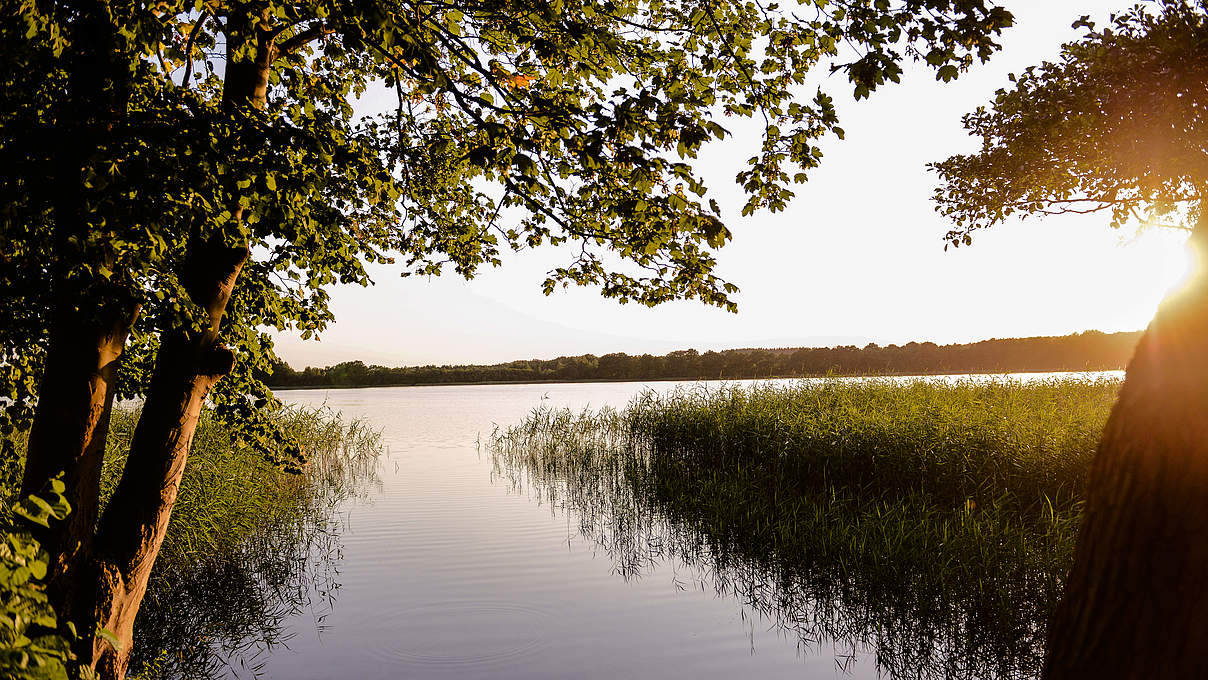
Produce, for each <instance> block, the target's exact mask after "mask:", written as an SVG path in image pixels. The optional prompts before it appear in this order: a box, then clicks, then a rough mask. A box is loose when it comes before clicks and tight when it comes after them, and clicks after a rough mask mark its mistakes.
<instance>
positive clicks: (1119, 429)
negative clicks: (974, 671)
mask: <svg viewBox="0 0 1208 680" xmlns="http://www.w3.org/2000/svg"><path fill="white" fill-rule="evenodd" d="M1206 218H1208V216H1206ZM1188 243H1189V246H1190V247H1191V248H1192V250H1193V252H1194V253H1195V254H1196V255H1197V258H1198V261H1197V262H1196V265H1197V267H1196V271H1195V272H1194V273H1193V278H1191V279H1190V280H1189V281H1188V283H1187V284H1186V285H1185V286H1184V287H1183V288H1182V289H1181V290H1179V291H1177V292H1175V293H1172V294H1171V295H1170V297H1168V298H1167V299H1166V301H1165V302H1163V304H1162V306H1161V308H1160V309H1159V310H1158V314H1157V316H1156V317H1155V318H1154V320H1153V322H1152V323H1151V324H1150V326H1149V328H1148V329H1147V330H1146V332H1145V334H1144V335H1143V336H1142V338H1141V341H1140V343H1139V344H1138V346H1137V349H1136V354H1135V355H1134V356H1133V359H1132V361H1131V362H1130V363H1129V366H1128V375H1127V378H1126V380H1125V382H1124V385H1123V387H1122V388H1121V390H1120V398H1119V401H1118V402H1117V403H1116V405H1115V407H1114V408H1113V409H1112V413H1111V417H1110V418H1109V419H1108V422H1107V427H1106V429H1105V430H1104V433H1103V438H1102V440H1101V441H1100V444H1099V450H1098V452H1097V453H1096V455H1095V460H1094V462H1093V463H1092V465H1091V471H1090V479H1089V483H1088V489H1087V504H1086V513H1085V516H1084V518H1083V524H1082V529H1081V532H1080V535H1079V537H1078V547H1077V551H1076V554H1075V559H1074V566H1073V568H1072V569H1071V571H1070V574H1069V579H1068V580H1067V582H1066V587H1065V594H1064V596H1063V600H1062V603H1061V604H1060V605H1059V607H1058V609H1057V612H1056V613H1055V615H1054V617H1053V620H1052V622H1051V625H1050V627H1049V637H1048V650H1047V656H1046V659H1045V668H1044V678H1046V680H1067V679H1069V678H1204V677H1208V657H1206V656H1205V654H1208V614H1206V612H1208V578H1205V568H1206V567H1208V272H1205V271H1204V267H1203V265H1204V264H1205V259H1204V256H1205V254H1208V248H1206V247H1205V246H1208V219H1202V220H1201V221H1200V223H1199V225H1198V226H1197V227H1196V230H1195V232H1194V233H1193V234H1192V236H1191V239H1190V240H1189V241H1188Z"/></svg>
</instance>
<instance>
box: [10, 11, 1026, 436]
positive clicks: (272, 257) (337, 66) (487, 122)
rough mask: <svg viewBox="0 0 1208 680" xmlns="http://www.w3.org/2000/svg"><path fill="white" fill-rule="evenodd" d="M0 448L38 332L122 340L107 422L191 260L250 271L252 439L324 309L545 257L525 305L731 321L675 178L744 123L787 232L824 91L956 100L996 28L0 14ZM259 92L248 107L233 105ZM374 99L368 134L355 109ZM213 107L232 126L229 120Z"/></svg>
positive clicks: (738, 20)
mask: <svg viewBox="0 0 1208 680" xmlns="http://www.w3.org/2000/svg"><path fill="white" fill-rule="evenodd" d="M0 5H2V6H0V64H2V66H3V68H0V90H2V91H4V92H5V97H4V98H3V101H2V102H0V134H2V135H3V139H4V142H5V143H4V144H3V145H2V146H0V167H4V168H6V171H5V172H4V173H2V174H0V215H2V216H3V217H2V219H3V228H2V229H0V290H2V291H3V293H2V294H0V307H2V308H3V309H2V313H3V314H4V319H5V323H4V324H0V397H5V398H6V399H7V401H6V402H5V406H4V408H3V414H2V415H0V426H2V427H5V428H11V427H13V426H14V424H15V423H19V422H23V421H25V420H27V419H28V416H29V413H30V408H31V405H32V404H33V402H34V399H35V398H36V386H35V380H36V376H37V375H38V374H39V372H40V370H41V366H42V363H43V361H44V355H45V350H46V346H47V329H48V328H49V327H50V323H51V319H50V313H51V312H50V310H52V309H54V308H55V305H56V303H60V304H61V303H62V302H63V301H64V300H68V301H69V304H71V305H73V306H75V307H77V308H78V309H79V310H81V311H82V312H83V313H86V314H87V313H93V312H90V311H89V310H95V314H96V315H97V316H98V318H100V317H101V315H102V312H104V310H107V309H111V308H113V307H115V306H116V307H121V306H122V305H126V306H133V305H138V306H139V307H140V308H141V315H140V316H139V317H138V322H137V325H136V327H135V328H134V331H133V335H132V342H131V346H130V347H128V350H127V354H126V357H125V358H124V359H123V362H124V365H123V372H122V384H121V390H120V391H121V394H120V395H119V396H122V397H136V396H140V395H142V394H145V392H146V390H147V387H148V376H149V375H150V367H151V362H152V361H153V360H154V357H155V352H156V348H157V343H158V339H159V337H160V334H161V333H162V332H164V331H165V330H168V329H172V328H190V327H192V328H200V327H202V326H204V325H205V324H207V323H208V320H207V317H206V315H205V314H204V310H202V309H201V308H200V307H199V306H198V305H197V304H196V303H195V302H194V301H193V300H192V299H191V298H190V296H189V294H188V290H187V289H188V283H189V282H188V281H184V280H182V278H183V277H184V272H185V271H186V266H185V265H186V261H187V257H188V253H189V252H190V251H191V250H195V249H196V248H197V246H198V244H200V243H204V242H207V241H208V240H212V239H214V238H220V239H222V240H223V241H224V242H226V243H228V244H246V245H248V246H249V247H250V248H251V252H252V258H251V260H250V261H249V262H248V263H247V264H246V265H245V266H244V270H243V273H242V275H241V277H240V279H239V283H238V285H237V287H236V290H235V293H234V297H233V298H232V300H231V302H230V304H229V305H228V307H227V309H226V312H225V319H224V324H223V335H224V340H225V341H226V343H227V344H228V345H229V346H231V347H232V348H233V349H234V350H236V352H237V354H238V356H239V357H240V362H239V363H238V364H237V366H236V369H235V373H234V375H233V377H232V378H228V379H226V380H223V381H222V382H220V383H219V387H218V389H217V391H216V392H215V393H213V395H212V396H211V398H212V399H213V400H214V401H215V402H216V403H217V404H218V405H219V407H220V410H222V411H223V412H224V413H226V414H227V415H231V416H238V419H239V420H240V421H241V422H243V423H245V426H246V427H247V428H249V429H251V430H255V429H256V427H257V426H252V425H246V424H247V423H254V422H259V423H261V425H262V427H261V431H259V432H258V433H254V434H255V436H256V437H261V438H263V437H269V436H270V435H271V433H270V432H269V431H268V429H266V428H268V426H267V425H266V424H264V422H265V421H263V420H256V418H255V417H254V416H255V414H256V413H257V412H258V411H259V410H260V409H262V408H264V407H271V406H272V404H273V403H274V400H273V398H272V395H271V393H270V392H269V391H268V389H267V388H266V387H264V385H263V383H262V382H261V381H260V378H262V377H263V371H264V370H266V369H267V368H268V367H269V366H270V365H271V361H272V359H273V355H272V343H271V338H270V336H269V334H268V331H269V330H272V329H275V330H297V331H300V332H302V333H303V335H305V336H308V335H310V334H312V333H315V332H318V331H320V330H322V329H323V327H324V326H325V325H326V324H327V323H328V322H329V321H330V320H331V313H330V311H329V309H328V307H327V295H326V293H325V292H324V291H325V288H326V287H327V286H329V285H331V284H334V283H358V284H367V283H369V277H368V275H367V273H366V264H367V263H395V264H396V265H397V266H398V269H399V271H400V272H401V273H402V274H404V275H410V274H425V275H430V274H437V273H440V272H441V271H442V270H445V269H449V268H451V269H452V270H453V271H455V272H456V273H458V274H460V275H462V276H466V277H471V276H473V275H474V274H475V272H476V271H477V270H478V268H479V267H481V266H484V265H488V266H493V265H498V264H500V262H501V259H500V257H501V253H502V251H504V250H506V249H513V250H519V249H525V248H535V247H538V246H542V245H554V246H561V247H562V249H563V252H565V253H567V254H568V259H567V260H566V262H565V263H564V264H563V265H562V266H559V267H557V268H555V269H554V270H552V271H550V272H549V273H548V276H547V278H546V279H545V281H544V289H545V291H546V292H547V293H548V292H549V291H551V290H553V289H554V288H555V287H557V286H559V285H569V284H577V285H588V286H596V287H599V289H600V290H601V292H602V293H603V295H605V296H607V297H612V298H617V299H619V300H620V301H621V302H626V301H631V300H632V301H636V302H639V303H642V304H648V305H654V304H658V303H660V302H664V301H667V300H672V299H678V298H696V299H700V300H702V301H704V302H706V303H709V304H713V305H718V306H721V307H725V308H728V309H733V308H734V304H733V302H732V301H731V299H730V297H729V296H730V294H732V293H733V292H735V291H736V290H737V289H736V288H735V287H734V286H733V285H732V284H730V283H728V282H725V281H722V280H721V279H719V278H718V277H717V276H715V275H714V273H713V269H714V265H715V259H714V255H713V253H714V251H715V250H716V249H717V248H719V247H721V246H722V245H724V243H725V242H726V241H727V240H728V239H729V238H730V232H729V231H728V230H727V228H726V227H725V225H724V224H723V222H722V221H721V209H720V206H718V204H717V203H716V202H715V201H713V200H711V199H709V198H708V197H707V188H706V187H705V185H704V183H703V182H702V180H701V178H700V176H699V173H698V171H697V170H698V169H697V168H696V167H694V160H695V159H696V157H697V154H698V152H699V151H700V149H701V147H702V146H703V145H704V144H705V143H706V142H708V141H710V140H717V139H723V138H725V137H726V136H727V135H728V131H727V128H726V127H725V121H726V119H727V118H731V117H732V118H735V119H740V118H751V119H754V120H755V121H757V123H758V124H759V125H761V126H762V131H763V136H762V143H761V145H760V147H759V148H758V150H757V151H756V152H755V153H754V155H752V156H751V158H750V159H749V160H748V161H747V163H746V164H745V166H743V167H742V168H740V169H739V170H738V173H737V176H736V181H737V182H738V183H739V184H740V185H741V186H742V188H743V190H744V191H745V192H746V195H747V197H748V199H747V202H746V205H745V206H744V208H743V212H744V214H746V213H750V212H752V211H755V210H759V209H768V210H773V211H775V210H783V209H784V208H785V206H786V204H787V201H788V199H789V198H790V197H791V196H792V191H791V189H790V187H791V185H792V184H793V183H794V182H801V181H804V180H805V177H806V176H805V174H804V173H805V172H806V171H808V170H809V169H811V168H814V167H816V166H817V165H818V163H819V159H820V158H821V155H822V154H821V152H820V151H819V149H818V146H817V141H818V140H819V139H820V138H822V137H823V136H825V135H827V134H835V135H838V136H841V135H842V130H841V128H839V126H838V119H837V116H836V112H835V107H834V105H833V101H832V98H831V97H830V96H829V95H828V94H826V93H825V92H824V91H822V90H821V89H816V90H815V91H814V93H813V94H812V95H810V96H802V95H803V94H804V93H806V90H807V84H806V83H807V76H808V75H809V74H810V73H811V71H812V70H814V69H815V68H816V67H818V66H819V65H826V64H831V65H832V66H831V67H832V69H833V70H836V71H841V72H842V73H844V74H846V76H847V79H848V81H849V82H850V84H851V86H852V87H853V88H854V93H855V96H856V97H857V98H861V97H865V96H867V95H868V94H869V92H871V91H872V90H873V89H875V88H876V87H877V86H879V85H882V84H884V83H885V82H887V81H897V80H898V77H899V75H900V73H901V62H902V61H903V60H905V59H921V60H925V61H926V62H927V63H928V64H930V65H931V66H933V67H934V68H935V69H936V73H937V78H940V79H943V80H949V79H951V78H953V77H955V76H956V75H957V73H958V72H959V71H960V70H961V69H963V68H965V67H967V66H968V65H969V64H971V63H972V62H973V60H975V59H983V60H984V59H986V58H987V57H988V56H989V55H990V54H991V53H992V52H993V51H994V50H995V49H996V48H997V44H996V43H995V42H994V40H995V38H996V36H997V35H998V34H999V32H1000V31H1001V30H1002V29H1003V28H1004V27H1006V26H1009V25H1010V23H1011V15H1010V14H1009V13H1008V12H1006V11H1005V10H1004V9H1002V8H999V7H995V6H993V5H990V4H988V3H987V2H986V0H896V1H892V2H891V1H890V0H812V1H810V2H804V3H801V4H798V5H795V6H792V7H780V6H779V5H777V4H761V3H757V2H743V1H740V0H706V1H704V2H700V1H696V0H553V1H551V2H546V1H544V0H468V1H460V0H459V1H456V2H453V1H428V0H290V1H283V0H251V1H249V2H242V1H239V0H167V1H157V2H146V1H145V0H109V1H108V2H97V1H95V0H0ZM256 63H261V64H266V65H267V66H268V70H267V78H268V82H267V92H266V95H265V97H264V98H263V100H262V101H260V100H257V99H256V98H255V97H246V96H237V97H232V96H230V95H231V81H232V79H233V78H235V77H236V76H238V75H239V74H245V73H246V69H247V67H248V66H249V65H252V64H256ZM383 92H385V93H390V94H391V95H392V97H393V102H394V105H393V106H391V107H390V110H389V111H387V112H385V113H383V114H380V115H378V114H373V115H362V113H360V111H361V109H360V108H359V107H358V102H359V101H360V100H361V98H363V97H368V96H374V97H380V96H381V95H382V93H383ZM224 95H225V96H224Z"/></svg>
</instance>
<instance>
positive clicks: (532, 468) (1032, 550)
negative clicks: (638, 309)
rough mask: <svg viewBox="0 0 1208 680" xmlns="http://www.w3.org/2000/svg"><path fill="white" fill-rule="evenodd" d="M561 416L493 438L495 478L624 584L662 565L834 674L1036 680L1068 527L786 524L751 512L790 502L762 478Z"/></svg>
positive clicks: (882, 517)
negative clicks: (561, 520)
mask: <svg viewBox="0 0 1208 680" xmlns="http://www.w3.org/2000/svg"><path fill="white" fill-rule="evenodd" d="M546 415H548V414H546ZM540 417H541V416H540V414H538V416H537V419H538V420H539V419H540ZM559 417H561V418H565V419H566V420H565V421H564V422H562V423H561V424H560V425H559V426H557V427H545V426H542V425H537V426H534V421H532V420H530V421H529V423H528V424H526V426H523V427H521V428H517V429H514V430H512V431H509V432H506V433H502V434H501V433H498V432H497V433H496V436H495V438H494V439H493V441H492V444H491V448H492V454H493V459H494V464H495V473H496V477H497V478H498V479H501V480H503V481H505V482H506V483H508V484H510V485H511V486H512V488H513V489H514V490H516V491H517V492H520V493H527V494H529V495H530V496H533V497H535V498H536V499H538V500H539V501H541V502H544V503H549V504H551V505H553V506H554V507H555V508H558V509H560V510H562V511H565V512H566V513H567V514H568V517H570V518H572V519H571V521H572V522H577V530H578V533H579V534H581V535H582V536H583V537H585V538H587V539H589V540H591V541H594V542H595V543H596V544H597V545H598V546H599V547H600V548H602V550H603V552H604V553H605V554H606V556H607V558H608V559H610V560H611V561H612V562H613V565H614V570H615V571H616V573H618V574H619V575H620V576H621V577H623V578H625V579H627V580H632V579H638V578H642V577H643V576H645V575H648V574H652V573H654V572H655V571H656V570H658V569H662V568H664V567H666V566H671V567H672V568H673V569H674V570H675V572H676V573H677V574H680V575H681V576H680V577H679V578H678V579H677V581H676V584H675V585H676V587H680V588H698V589H705V590H709V589H711V590H713V591H714V592H716V593H717V594H718V595H719V596H724V597H733V598H736V599H737V600H738V601H740V602H742V603H743V605H744V606H745V608H746V609H747V613H748V614H750V615H752V616H754V617H757V618H759V619H761V620H762V621H764V622H771V625H773V626H775V627H776V628H778V629H779V630H780V631H781V632H782V633H783V634H784V635H785V636H788V637H790V638H793V639H795V640H796V641H797V644H798V645H799V648H800V649H801V650H802V651H803V652H806V653H803V654H802V656H809V655H813V654H818V653H825V652H826V651H827V649H828V648H830V649H832V650H833V653H834V655H835V660H836V663H837V665H838V666H839V667H840V669H846V668H847V667H849V666H850V665H852V664H853V663H854V662H855V660H856V659H858V658H860V657H862V656H864V655H872V656H873V657H874V658H875V661H876V665H877V669H878V671H879V673H881V674H884V675H886V676H889V677H893V678H907V679H914V678H920V679H921V678H962V679H964V678H1014V677H1034V676H1036V675H1038V674H1039V670H1040V664H1041V661H1042V653H1043V643H1044V622H1045V620H1046V619H1047V616H1048V613H1049V611H1050V610H1051V608H1052V606H1053V604H1054V603H1055V601H1056V597H1057V595H1058V593H1059V592H1060V582H1059V579H1058V578H1057V577H1056V576H1055V574H1057V573H1061V569H1060V568H1059V565H1061V564H1063V563H1064V561H1065V560H1066V559H1067V556H1066V555H1065V554H1064V553H1063V551H1064V550H1065V548H1064V547H1063V542H1064V541H1065V540H1066V539H1065V538H1063V536H1062V532H1066V531H1068V527H1054V526H1052V525H1049V526H1043V525H1038V524H1033V523H1030V522H1026V521H1022V520H1021V522H1020V523H1012V525H1011V526H1010V527H1003V526H997V525H994V524H993V523H994V522H998V521H999V519H1001V517H1002V516H1003V513H994V512H989V509H986V510H985V511H983V510H982V509H973V508H962V509H960V510H956V511H952V512H950V513H948V514H943V513H941V514H939V515H937V512H936V509H935V508H934V507H931V506H929V505H928V504H927V503H926V502H925V500H923V499H912V498H908V497H895V498H892V499H884V498H882V499H875V500H871V501H870V500H868V499H858V498H847V497H843V496H842V495H841V493H839V494H834V495H830V496H827V497H819V496H813V497H788V496H785V497H781V498H779V499H777V501H776V503H777V504H791V505H792V506H793V511H792V517H793V520H792V522H793V525H792V526H787V525H785V523H784V522H782V521H781V519H780V518H779V517H778V516H776V514H775V513H774V512H773V513H768V512H765V510H766V509H767V508H768V507H769V506H768V505H767V504H766V503H762V502H756V501H755V500H754V498H753V495H756V494H758V495H763V496H769V495H775V494H777V493H781V492H783V489H780V490H778V489H775V488H771V487H767V486H763V487H760V486H759V485H766V484H767V483H768V480H767V479H766V478H758V477H756V476H752V477H751V478H745V477H744V475H745V471H740V470H725V471H720V473H719V475H718V476H717V477H713V478H705V477H703V476H702V475H701V471H700V470H699V469H694V468H692V467H691V466H680V465H675V464H665V463H661V462H658V461H659V459H658V457H653V458H654V459H653V460H652V456H651V453H650V451H649V450H643V448H642V445H641V444H640V443H637V444H635V441H634V440H633V439H631V437H630V434H629V433H628V432H626V431H625V428H624V427H623V426H622V427H618V422H619V420H618V418H617V417H616V414H612V413H610V412H608V411H607V410H605V411H604V413H603V415H602V416H598V417H597V416H589V415H586V414H584V415H579V416H571V415H568V414H565V413H564V414H563V415H561V416H559ZM547 425H548V423H547ZM525 428H528V429H525ZM735 480H738V481H735ZM773 507H787V505H776V504H774V505H773ZM786 514H787V513H786ZM938 525H942V526H943V527H944V528H943V532H942V533H941V534H940V536H939V538H938V539H937V538H936V535H937V532H936V526H938ZM949 531H950V533H949ZM685 574H686V575H685ZM744 615H745V614H744Z"/></svg>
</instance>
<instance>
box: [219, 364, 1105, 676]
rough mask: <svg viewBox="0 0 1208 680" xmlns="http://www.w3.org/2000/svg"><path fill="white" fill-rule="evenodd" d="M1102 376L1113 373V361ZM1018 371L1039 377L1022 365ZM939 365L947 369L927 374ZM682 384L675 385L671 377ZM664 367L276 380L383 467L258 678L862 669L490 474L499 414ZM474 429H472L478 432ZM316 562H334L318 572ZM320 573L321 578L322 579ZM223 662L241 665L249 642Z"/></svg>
mask: <svg viewBox="0 0 1208 680" xmlns="http://www.w3.org/2000/svg"><path fill="white" fill-rule="evenodd" d="M1093 375H1096V376H1099V375H1117V376H1118V375H1120V373H1119V372H1114V373H1108V374H1093ZM1015 377H1016V378H1019V379H1024V380H1032V379H1037V378H1044V377H1049V376H1047V375H1044V374H1023V375H1018V376H1015ZM929 379H940V380H944V379H950V378H929ZM680 384H682V383H680ZM676 385H677V383H667V382H654V383H649V384H644V383H577V384H544V385H472V386H453V387H439V386H433V387H398V388H369V389H347V390H305V391H283V392H281V393H280V396H281V397H282V398H283V399H284V400H285V401H286V402H288V403H293V404H299V405H307V406H317V405H326V406H328V407H330V408H332V409H334V410H336V411H339V412H341V413H343V414H344V416H345V417H348V418H362V419H365V420H367V421H368V422H369V423H370V424H372V425H373V426H374V427H378V428H381V430H382V432H383V435H384V444H385V446H386V452H385V455H384V456H383V458H382V461H381V467H380V471H379V476H380V480H381V483H380V485H377V486H375V487H374V489H372V490H371V491H370V492H369V493H368V494H366V495H365V496H364V497H362V498H360V499H357V500H354V501H350V502H348V503H346V504H345V506H344V507H342V508H340V512H341V513H342V516H343V529H342V531H341V536H340V541H339V542H340V545H341V549H340V552H339V555H338V556H337V559H336V560H335V563H334V565H332V564H329V565H328V566H327V567H326V568H327V569H328V570H334V573H335V576H334V581H335V582H337V583H338V584H339V588H338V589H337V590H335V591H334V595H330V596H325V597H315V598H313V599H312V600H311V602H312V604H309V605H307V606H305V607H301V608H300V609H301V611H295V612H292V615H291V616H290V617H289V618H287V619H286V620H285V621H284V623H283V624H282V626H281V628H282V630H281V631H279V632H280V634H281V636H282V637H284V638H288V640H289V641H288V643H286V644H285V645H277V646H274V647H273V648H272V649H269V650H260V652H259V653H258V654H252V655H251V656H253V657H254V662H255V665H256V666H257V667H258V669H259V672H260V673H261V674H263V675H264V676H266V677H272V678H333V677H345V676H346V677H356V678H366V679H368V678H391V679H394V678H526V679H529V678H735V677H758V678H780V677H792V678H834V677H844V678H872V677H876V675H877V673H876V663H875V650H871V649H869V648H868V647H867V646H862V645H860V644H852V643H832V642H824V643H816V642H814V643H812V642H809V641H804V642H803V641H802V639H801V638H800V637H799V636H798V635H795V634H790V633H786V632H785V631H784V629H783V628H782V627H780V626H777V625H776V623H775V621H773V620H770V619H768V618H766V617H763V616H761V615H760V614H759V613H758V611H757V608H752V607H751V606H750V605H749V604H748V603H745V602H744V601H743V600H742V599H741V598H739V597H736V596H733V595H727V594H724V593H723V594H718V592H717V589H716V587H715V585H716V584H715V583H714V581H713V579H711V575H710V574H709V573H707V568H702V567H695V566H691V565H685V564H682V563H677V562H676V561H674V560H670V561H669V560H665V559H657V560H654V561H652V562H651V563H650V564H647V565H645V566H643V568H642V569H640V570H639V575H637V576H635V575H633V574H625V575H622V574H621V573H620V570H619V568H618V565H617V564H616V563H615V562H614V561H613V559H612V558H611V557H610V556H609V555H608V554H607V553H606V551H604V550H603V549H602V548H601V547H600V546H599V545H597V544H596V543H595V542H594V541H591V540H589V539H585V538H583V537H582V536H581V535H580V533H579V530H578V524H577V520H576V518H575V517H573V516H568V514H567V513H566V512H565V511H563V510H560V509H557V508H551V507H550V506H549V505H546V504H542V503H540V502H538V500H537V498H536V497H535V496H533V495H530V494H527V493H524V492H518V491H516V490H515V489H513V488H512V486H511V485H510V484H509V483H508V482H507V481H506V480H502V479H496V478H494V477H493V475H492V463H491V457H490V453H489V452H488V451H487V450H486V446H485V443H486V441H487V440H488V438H489V436H490V433H491V431H492V429H493V428H494V427H495V426H496V425H499V426H507V425H510V424H515V423H517V422H519V421H521V420H523V419H524V417H525V416H526V415H527V414H528V413H529V412H530V411H532V410H533V409H534V408H537V407H539V406H542V405H545V406H556V407H558V406H568V407H571V408H574V409H579V408H584V407H593V408H595V407H600V406H605V405H609V406H623V405H624V404H625V403H626V402H628V401H629V399H630V398H631V397H633V396H634V395H635V394H637V393H638V392H640V391H642V390H643V389H648V388H649V389H654V390H657V391H660V392H662V391H667V390H671V389H674V388H675V386H676ZM479 442H482V443H483V445H482V447H481V450H480V447H479ZM329 576H330V574H329ZM332 580H333V579H331V578H327V579H325V580H324V583H330V582H331V581H332ZM230 663H231V666H230V668H229V675H232V676H235V677H250V676H251V675H252V672H251V671H250V670H249V668H248V666H246V665H245V664H248V661H247V660H246V658H234V659H231V660H230Z"/></svg>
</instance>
